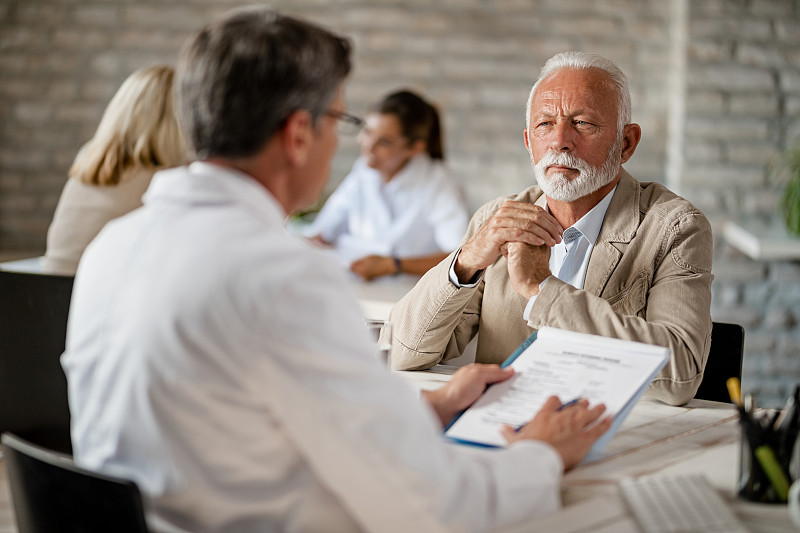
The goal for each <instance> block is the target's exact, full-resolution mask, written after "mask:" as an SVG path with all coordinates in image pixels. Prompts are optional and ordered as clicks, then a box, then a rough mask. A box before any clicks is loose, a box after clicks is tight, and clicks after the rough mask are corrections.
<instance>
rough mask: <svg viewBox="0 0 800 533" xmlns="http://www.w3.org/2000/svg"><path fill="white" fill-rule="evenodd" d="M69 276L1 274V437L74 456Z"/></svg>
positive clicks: (1, 271) (70, 286)
mask: <svg viewBox="0 0 800 533" xmlns="http://www.w3.org/2000/svg"><path fill="white" fill-rule="evenodd" d="M72 283H73V278H72V277H71V276H54V275H47V274H34V273H27V272H10V271H3V270H0V432H2V431H12V432H14V433H16V434H18V435H20V436H22V437H24V438H25V439H27V440H29V441H32V442H35V443H37V444H41V445H43V446H46V447H47V448H50V449H55V450H58V451H63V452H67V453H70V452H71V450H72V447H71V444H70V436H69V407H68V405H67V380H66V377H65V376H64V371H63V370H62V369H61V364H60V363H59V357H60V356H61V354H62V353H63V351H64V345H65V342H66V336H67V315H68V314H69V303H70V297H71V296H72Z"/></svg>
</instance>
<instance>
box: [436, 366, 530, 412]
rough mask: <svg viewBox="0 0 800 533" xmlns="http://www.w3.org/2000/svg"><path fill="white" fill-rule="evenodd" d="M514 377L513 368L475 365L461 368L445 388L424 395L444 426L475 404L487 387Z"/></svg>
mask: <svg viewBox="0 0 800 533" xmlns="http://www.w3.org/2000/svg"><path fill="white" fill-rule="evenodd" d="M512 375H514V369H513V368H511V367H508V368H500V366H499V365H485V364H479V363H473V364H470V365H466V366H463V367H461V368H459V369H458V370H457V371H456V372H455V374H453V377H451V378H450V381H448V382H447V385H445V386H444V387H441V388H439V389H436V390H433V391H423V393H422V394H423V396H424V397H425V399H426V400H428V403H429V404H430V405H431V407H433V410H434V411H436V414H437V416H438V417H439V420H440V421H441V422H442V426H444V425H445V424H447V423H448V422H449V421H450V420H451V419H452V418H453V417H454V416H456V414H457V413H458V412H459V411H462V410H464V409H466V408H467V407H469V406H470V405H472V404H473V403H475V400H477V399H478V398H480V396H481V394H483V393H484V391H485V390H486V386H487V385H490V384H492V383H497V382H499V381H505V380H507V379H508V378H510V377H511V376H512Z"/></svg>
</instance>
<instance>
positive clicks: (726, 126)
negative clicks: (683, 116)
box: [686, 116, 772, 141]
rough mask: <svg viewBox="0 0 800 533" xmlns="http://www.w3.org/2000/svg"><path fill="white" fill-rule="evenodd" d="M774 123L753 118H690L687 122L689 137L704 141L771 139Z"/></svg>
mask: <svg viewBox="0 0 800 533" xmlns="http://www.w3.org/2000/svg"><path fill="white" fill-rule="evenodd" d="M771 128H772V123H771V122H770V121H769V120H768V119H764V118H758V117H752V118H744V117H742V118H739V117H736V118H734V117H713V116H712V117H689V118H688V119H687V120H686V132H687V137H689V138H693V139H700V140H703V141H713V140H728V141H731V140H734V141H735V140H745V139H746V140H756V141H763V140H765V139H769V138H770V134H771V133H772V129H771Z"/></svg>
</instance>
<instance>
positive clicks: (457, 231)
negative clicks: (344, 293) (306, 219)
mask: <svg viewBox="0 0 800 533" xmlns="http://www.w3.org/2000/svg"><path fill="white" fill-rule="evenodd" d="M358 143H359V146H360V148H361V157H359V158H358V159H357V160H356V162H355V164H354V165H353V168H352V170H351V171H350V173H349V174H348V175H347V176H346V177H345V178H344V180H343V181H342V183H341V185H339V187H338V188H337V189H336V191H334V193H333V194H332V195H331V196H330V198H329V199H328V200H327V202H325V205H324V206H323V208H322V210H321V211H320V213H319V214H318V215H317V217H316V219H315V220H314V223H313V224H312V228H311V231H310V233H311V234H312V235H313V236H314V237H313V238H314V240H316V241H317V242H319V243H322V244H328V245H331V246H333V247H334V248H335V251H336V254H337V255H338V256H339V257H340V259H341V260H342V261H343V262H344V263H345V264H346V265H348V266H349V268H350V270H352V271H353V272H354V273H356V274H357V275H358V276H360V277H361V278H363V279H365V280H371V279H373V278H376V277H379V276H386V275H392V274H400V273H407V274H416V275H422V274H424V273H425V272H427V271H428V269H430V268H431V267H432V266H434V265H436V264H437V263H438V262H439V261H441V260H442V259H444V258H445V257H447V254H449V253H450V252H452V251H453V250H455V249H456V248H458V246H459V244H460V243H461V237H462V236H463V235H464V232H465V231H466V229H467V223H468V222H469V211H468V209H467V206H466V202H465V199H464V194H463V191H462V190H461V187H460V185H459V183H458V182H457V181H456V180H455V178H454V177H453V176H452V175H451V174H450V172H449V171H448V170H447V167H446V166H445V164H444V149H443V147H442V125H441V120H440V117H439V113H438V111H437V110H436V108H435V107H434V106H433V105H431V104H430V103H429V102H427V101H426V100H425V99H423V98H422V97H421V96H419V95H418V94H416V93H414V92H412V91H408V90H402V91H397V92H393V93H391V94H389V95H387V96H386V97H384V98H383V99H382V100H381V101H380V102H379V103H378V104H377V105H375V106H374V108H373V109H372V110H371V111H370V112H369V113H368V114H367V118H366V121H365V124H364V127H363V129H362V130H361V132H360V134H359V136H358Z"/></svg>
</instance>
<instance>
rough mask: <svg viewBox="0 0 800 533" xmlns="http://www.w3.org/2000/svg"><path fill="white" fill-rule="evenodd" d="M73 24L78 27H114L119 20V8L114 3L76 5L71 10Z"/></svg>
mask: <svg viewBox="0 0 800 533" xmlns="http://www.w3.org/2000/svg"><path fill="white" fill-rule="evenodd" d="M72 10H73V14H72V16H73V18H74V23H75V24H78V25H87V26H99V27H107V28H108V27H116V26H117V24H118V22H119V20H120V6H119V5H117V4H114V3H97V2H95V3H90V2H86V3H84V4H76V5H75V6H74V7H73V8H72Z"/></svg>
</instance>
